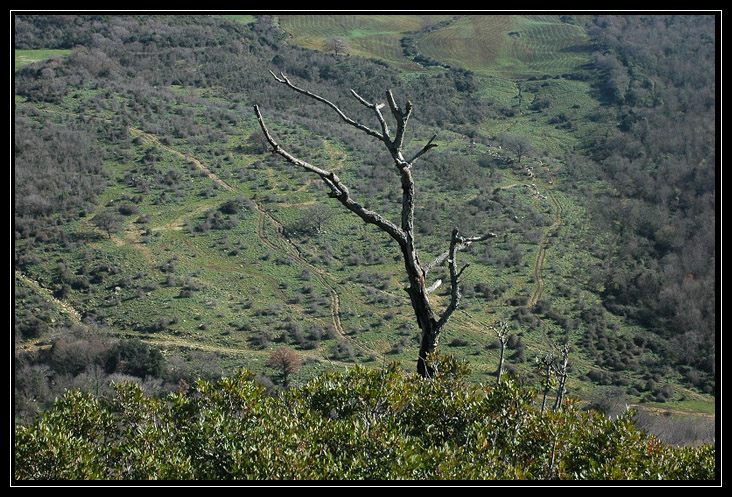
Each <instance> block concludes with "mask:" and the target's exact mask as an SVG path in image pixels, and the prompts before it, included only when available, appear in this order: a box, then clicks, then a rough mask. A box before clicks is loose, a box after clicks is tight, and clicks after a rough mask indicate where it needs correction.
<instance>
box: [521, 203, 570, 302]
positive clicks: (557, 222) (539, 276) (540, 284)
mask: <svg viewBox="0 0 732 497" xmlns="http://www.w3.org/2000/svg"><path fill="white" fill-rule="evenodd" d="M546 196H547V198H548V199H549V201H550V202H551V203H552V205H553V206H554V222H553V223H552V225H551V226H549V228H548V229H547V230H546V231H545V232H544V234H543V235H542V237H541V242H539V252H538V253H537V254H536V264H535V265H534V278H535V279H536V288H535V289H534V293H533V294H532V295H531V298H530V299H529V307H534V306H535V305H536V303H537V302H539V299H540V298H541V294H542V293H543V292H544V263H545V262H546V249H547V247H548V245H549V239H550V237H552V236H553V235H554V233H556V231H557V230H558V229H559V227H560V226H561V225H562V206H561V205H559V202H557V199H556V198H555V197H554V195H553V194H552V192H551V190H547V195H546Z"/></svg>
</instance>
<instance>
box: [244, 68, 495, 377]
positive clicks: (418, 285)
mask: <svg viewBox="0 0 732 497" xmlns="http://www.w3.org/2000/svg"><path fill="white" fill-rule="evenodd" d="M270 72H271V71H270ZM272 76H273V77H274V78H275V80H276V81H277V82H279V83H281V84H283V85H286V86H288V87H289V88H291V89H292V90H293V91H296V92H297V93H300V94H302V95H305V96H307V97H309V98H312V99H314V100H317V101H318V102H321V103H323V104H325V105H327V106H328V107H330V108H331V109H333V110H334V111H335V112H336V114H338V116H339V117H340V118H341V120H343V121H344V122H345V123H347V124H348V125H350V126H353V127H354V128H356V129H358V130H360V131H362V132H364V133H366V134H367V135H369V136H371V137H373V138H375V139H377V140H380V141H381V142H382V143H383V144H384V146H385V147H386V149H387V150H388V151H389V153H390V155H391V157H392V160H393V161H394V165H395V166H396V169H397V172H398V173H399V177H400V179H401V185H402V211H401V222H400V224H399V225H397V224H395V223H393V222H392V221H390V220H388V219H386V218H385V217H383V216H381V215H380V214H378V213H376V212H374V211H371V210H369V209H366V208H365V207H363V206H362V205H360V204H359V203H358V202H356V200H355V199H354V198H353V195H352V194H351V192H350V191H349V189H348V188H347V187H346V185H345V184H343V182H342V181H341V180H340V178H338V176H337V175H336V174H335V173H334V172H333V171H329V170H327V169H323V168H320V167H317V166H314V165H312V164H310V163H309V162H307V161H304V160H302V159H300V158H297V157H295V156H293V155H292V154H290V153H289V152H287V151H286V150H285V149H284V148H282V146H281V145H280V144H279V143H277V141H276V140H275V139H274V137H273V136H272V134H271V133H270V132H269V129H268V128H267V126H266V125H265V123H264V119H263V117H262V114H261V112H260V110H259V107H258V106H257V105H254V112H255V114H256V116H257V120H258V122H259V126H260V127H261V128H262V132H263V133H264V136H265V138H266V139H267V141H268V142H269V144H270V146H271V147H272V151H273V152H274V153H276V154H278V155H280V156H282V157H283V158H284V159H285V160H287V161H288V162H290V163H291V164H294V165H295V166H298V167H301V168H303V169H305V170H307V171H310V172H312V173H314V174H316V175H318V176H319V177H320V178H321V179H322V180H323V182H324V183H325V184H326V185H327V186H328V187H329V188H330V196H331V197H333V198H335V199H337V200H338V201H339V202H340V203H341V204H342V205H343V206H344V207H345V208H346V209H348V210H350V211H351V212H353V213H355V214H356V215H357V216H359V217H360V218H361V219H362V220H363V221H365V222H366V223H369V224H374V225H376V226H378V227H379V228H380V229H381V230H382V231H384V232H385V233H387V234H388V235H389V236H391V238H393V239H394V240H395V241H396V243H397V244H398V245H399V249H400V250H401V252H402V256H403V259H404V268H405V270H406V273H407V281H408V286H407V288H406V291H407V293H408V294H409V299H410V302H411V304H412V309H413V310H414V314H415V317H416V319H417V323H418V325H419V328H420V330H421V333H422V339H421V343H420V349H419V355H418V360H417V371H418V373H419V374H420V375H422V376H425V377H426V376H429V375H431V374H432V369H431V368H430V366H429V365H428V364H427V357H428V356H429V354H430V353H432V352H433V351H435V350H436V348H437V343H438V340H439V336H440V333H441V332H442V330H443V329H444V327H445V324H446V323H447V321H448V319H449V318H450V316H451V315H452V313H453V312H454V311H455V309H457V307H458V305H459V304H460V298H461V295H460V288H459V280H460V275H461V274H462V272H463V271H464V270H465V268H466V267H467V265H466V266H463V267H462V268H460V269H458V267H457V261H456V257H457V253H458V251H460V250H462V249H464V248H466V247H467V246H469V245H470V244H471V243H473V242H478V241H483V240H486V239H488V238H492V237H495V236H496V235H495V234H493V233H488V234H486V235H483V236H479V237H463V236H461V235H460V234H459V232H458V230H457V229H454V230H453V232H452V237H451V240H450V247H449V249H448V250H446V251H445V252H444V253H443V254H441V255H440V256H438V257H437V258H436V259H435V260H434V261H432V262H431V263H429V264H427V265H425V266H423V265H422V264H421V263H420V261H419V256H418V253H417V247H416V243H415V238H414V202H415V186H414V178H413V176H412V166H413V164H414V162H415V161H416V160H417V159H419V158H420V157H421V156H423V155H424V154H425V153H427V152H428V151H429V150H431V149H432V148H434V147H436V146H437V145H436V144H435V143H434V140H435V136H432V138H430V140H429V141H428V142H427V144H426V145H425V146H424V147H422V148H421V149H420V150H419V151H418V152H417V153H415V154H414V155H413V156H412V157H411V158H409V159H405V158H404V155H403V151H402V147H403V143H404V135H405V133H406V128H407V123H408V121H409V117H410V115H411V113H412V110H413V105H412V102H407V104H406V105H405V107H404V109H402V108H401V107H399V105H398V104H397V103H396V100H395V99H394V96H393V95H392V92H391V90H387V91H386V102H387V104H388V107H389V110H390V112H391V114H392V116H393V117H394V119H395V121H396V130H395V131H393V132H392V130H390V129H389V126H388V124H387V122H386V120H385V119H384V115H383V114H382V112H381V110H382V109H383V108H384V107H385V104H374V103H371V102H368V101H367V100H365V99H364V98H363V97H361V96H360V95H359V94H358V93H356V92H355V91H353V90H351V94H352V95H353V96H354V97H355V98H356V99H357V100H358V101H359V102H360V103H361V104H363V105H364V106H366V107H367V108H369V109H371V110H372V111H373V112H374V115H375V117H376V119H377V121H378V123H379V128H380V129H373V128H371V127H369V126H366V125H364V124H361V123H359V122H357V121H355V120H353V119H351V118H350V117H348V116H347V115H346V114H345V113H343V111H341V109H340V108H339V107H338V106H337V105H335V104H334V103H332V102H330V101H329V100H327V99H325V98H323V97H321V96H319V95H316V94H314V93H312V92H310V91H308V90H305V89H303V88H300V87H298V86H296V85H294V84H293V83H292V82H290V80H289V79H288V78H287V77H286V76H285V75H284V74H281V75H280V76H277V75H275V74H274V73H272ZM445 260H447V264H448V267H449V270H450V285H451V292H450V303H449V304H448V306H447V307H446V308H445V309H444V310H443V311H442V313H441V314H439V315H437V314H436V313H435V311H434V310H433V308H432V304H431V302H430V299H429V293H430V292H431V291H432V288H429V287H428V285H427V283H426V276H427V273H428V272H429V271H430V269H432V268H433V267H435V266H437V265H438V264H441V263H442V262H443V261H445Z"/></svg>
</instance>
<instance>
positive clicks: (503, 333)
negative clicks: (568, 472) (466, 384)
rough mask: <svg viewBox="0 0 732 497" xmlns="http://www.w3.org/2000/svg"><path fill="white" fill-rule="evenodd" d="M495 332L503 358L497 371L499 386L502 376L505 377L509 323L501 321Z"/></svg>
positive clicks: (499, 361)
mask: <svg viewBox="0 0 732 497" xmlns="http://www.w3.org/2000/svg"><path fill="white" fill-rule="evenodd" d="M494 330H495V332H496V336H497V337H498V342H499V343H500V344H501V357H500V359H499V360H498V370H497V371H496V383H497V384H498V383H501V376H502V375H503V358H504V356H505V354H506V342H508V323H507V322H505V321H501V322H500V323H499V327H498V328H497V329H496V328H494Z"/></svg>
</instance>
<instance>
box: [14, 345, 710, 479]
mask: <svg viewBox="0 0 732 497" xmlns="http://www.w3.org/2000/svg"><path fill="white" fill-rule="evenodd" d="M435 364H436V365H437V368H438V371H439V372H438V373H437V376H436V377H435V378H432V379H431V380H425V379H423V378H421V377H418V376H417V375H413V374H409V373H405V372H404V371H402V370H400V369H399V368H398V367H396V366H391V367H388V368H385V369H384V370H368V369H365V368H362V367H354V368H353V369H351V370H350V371H347V372H328V373H325V374H323V375H322V376H320V377H318V378H316V379H314V380H312V381H310V382H309V383H307V384H306V385H304V386H302V387H299V388H294V389H291V390H287V391H284V392H282V393H280V394H278V395H275V396H273V395H270V394H268V393H267V392H266V390H265V389H264V388H263V387H262V386H261V385H259V384H258V383H256V382H255V381H254V379H253V375H252V374H251V373H249V372H247V371H243V370H242V371H239V372H238V373H237V374H235V375H234V376H232V377H228V378H223V379H221V380H220V381H218V382H216V383H211V382H205V381H199V382H198V383H197V385H196V387H195V388H194V389H193V390H192V391H191V392H188V394H186V395H183V394H173V395H170V396H168V397H166V398H163V399H160V398H155V397H148V396H145V395H144V394H143V393H142V390H141V389H140V388H139V387H138V386H137V385H136V384H133V383H129V384H120V385H118V386H117V388H116V391H115V394H114V395H113V397H112V398H110V399H101V398H94V397H93V396H90V395H88V394H84V393H81V392H78V391H69V392H68V393H67V394H66V395H65V396H64V397H63V398H61V399H59V400H58V401H57V402H56V403H55V405H54V407H53V408H52V409H50V410H49V411H48V412H46V413H45V414H44V415H43V417H42V418H41V419H40V420H39V421H38V422H36V423H35V424H31V425H24V426H18V427H17V428H16V432H15V477H16V479H19V480H27V479H135V480H141V479H202V480H224V479H260V480H262V479H312V480H323V479H327V480H356V479H381V480H394V479H420V480H424V479H453V480H454V479H483V480H489V479H570V480H572V479H589V480H597V479H663V480H684V479H691V480H713V479H714V478H715V448H714V446H711V445H706V446H701V447H698V448H690V447H687V448H674V447H670V446H666V445H664V444H662V443H660V442H659V441H658V440H656V439H655V438H653V437H652V436H650V435H647V434H646V433H645V432H642V431H640V430H638V429H637V428H635V427H634V425H633V423H632V421H631V416H630V414H627V415H624V416H621V417H619V418H617V419H615V420H610V419H608V418H606V417H604V416H603V415H601V414H598V413H596V412H594V411H581V410H579V409H577V408H576V407H575V406H574V405H572V404H571V403H570V404H568V405H566V406H564V409H562V410H561V411H547V412H544V413H542V412H541V410H540V409H538V408H537V407H536V402H535V392H534V391H533V390H531V389H529V388H527V387H525V386H523V385H521V384H519V383H518V382H516V381H514V380H510V379H509V380H506V381H504V382H502V384H501V385H500V386H494V385H487V384H481V385H476V384H473V383H469V382H467V381H466V378H467V371H466V367H465V366H464V365H463V364H461V363H458V362H456V361H455V360H453V359H451V358H438V359H436V361H435Z"/></svg>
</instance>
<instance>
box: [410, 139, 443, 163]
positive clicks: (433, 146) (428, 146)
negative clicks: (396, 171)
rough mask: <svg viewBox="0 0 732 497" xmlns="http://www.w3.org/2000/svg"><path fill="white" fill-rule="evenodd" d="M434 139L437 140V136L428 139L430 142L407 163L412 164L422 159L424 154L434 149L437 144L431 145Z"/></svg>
mask: <svg viewBox="0 0 732 497" xmlns="http://www.w3.org/2000/svg"><path fill="white" fill-rule="evenodd" d="M435 138H437V135H432V138H430V141H428V142H427V145H425V146H424V147H422V150H420V151H419V152H417V153H416V154H414V157H412V158H411V159H409V163H410V164H412V163H414V161H416V160H417V159H419V158H420V157H422V156H423V155H424V154H426V153H427V152H428V151H429V150H430V149H431V148H435V147H436V146H437V144H436V143H432V142H433V141H434V140H435Z"/></svg>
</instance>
